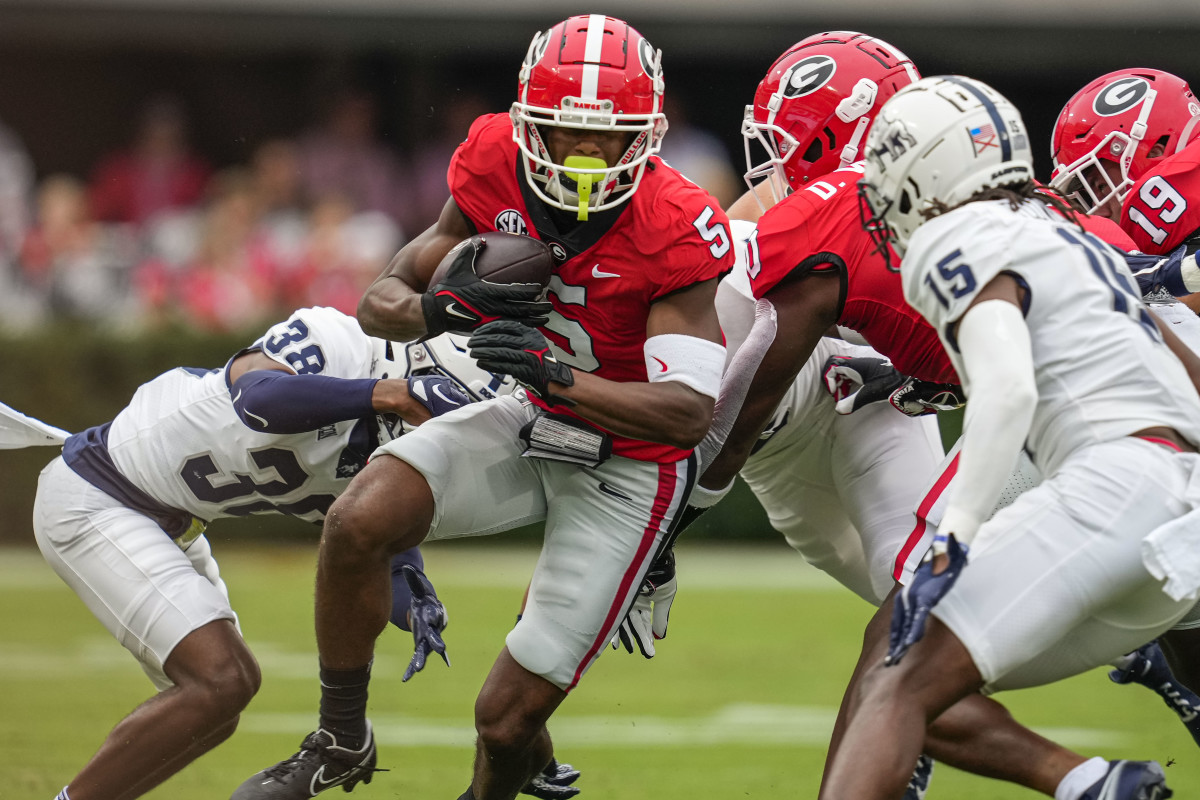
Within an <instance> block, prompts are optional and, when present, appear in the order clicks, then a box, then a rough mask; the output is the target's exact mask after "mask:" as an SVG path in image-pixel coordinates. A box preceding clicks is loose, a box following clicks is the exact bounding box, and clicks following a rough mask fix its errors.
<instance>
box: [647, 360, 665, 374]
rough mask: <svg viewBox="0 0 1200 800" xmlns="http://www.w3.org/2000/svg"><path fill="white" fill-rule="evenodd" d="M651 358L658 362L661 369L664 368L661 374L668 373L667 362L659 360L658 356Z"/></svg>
mask: <svg viewBox="0 0 1200 800" xmlns="http://www.w3.org/2000/svg"><path fill="white" fill-rule="evenodd" d="M650 357H651V358H653V359H654V360H655V361H657V362H658V365H659V366H660V367H662V369H661V370H659V372H666V371H667V362H665V361H663V360H662V359H661V358H658V357H657V356H650Z"/></svg>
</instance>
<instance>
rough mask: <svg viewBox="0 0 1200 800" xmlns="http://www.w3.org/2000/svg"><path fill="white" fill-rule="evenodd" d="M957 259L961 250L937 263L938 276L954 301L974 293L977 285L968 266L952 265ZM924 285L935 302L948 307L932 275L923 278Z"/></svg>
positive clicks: (960, 256)
mask: <svg viewBox="0 0 1200 800" xmlns="http://www.w3.org/2000/svg"><path fill="white" fill-rule="evenodd" d="M959 258H962V250H955V251H954V252H953V253H950V254H949V255H948V256H946V257H945V258H943V259H942V260H941V261H939V262H937V271H938V275H940V276H941V278H942V280H943V281H944V282H945V284H946V288H947V289H948V290H949V292H950V294H951V295H953V297H954V299H956V300H957V299H958V298H960V297H964V296H966V295H968V294H970V293H971V292H973V291H975V287H976V286H978V285H979V282H978V281H976V280H975V273H973V272H971V267H970V265H969V264H967V263H965V262H963V263H959V264H957V265H955V264H954V262H955V261H956V260H957V259H959ZM925 285H926V286H928V287H929V290H930V291H931V292H933V296H934V297H936V298H937V301H938V302H939V303H941V304H942V308H949V307H950V301H949V299H947V298H946V295H945V294H943V293H942V291H941V289H939V288H938V286H937V283H935V282H934V280H933V276H932V275H926V276H925Z"/></svg>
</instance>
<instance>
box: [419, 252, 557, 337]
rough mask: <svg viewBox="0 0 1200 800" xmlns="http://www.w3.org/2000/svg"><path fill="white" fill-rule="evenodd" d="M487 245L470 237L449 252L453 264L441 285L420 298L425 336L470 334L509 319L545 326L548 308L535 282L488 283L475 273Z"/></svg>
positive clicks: (549, 307) (430, 289) (546, 301)
mask: <svg viewBox="0 0 1200 800" xmlns="http://www.w3.org/2000/svg"><path fill="white" fill-rule="evenodd" d="M485 246H486V243H485V242H484V240H483V238H482V237H480V236H472V237H471V238H470V239H466V240H465V241H463V242H461V243H459V244H458V245H456V246H455V249H456V251H457V252H455V250H452V251H451V253H452V254H453V261H452V262H451V264H450V269H449V270H448V271H447V273H446V275H445V277H444V278H442V280H441V282H439V283H436V284H434V285H433V286H430V287H429V289H428V290H427V291H426V292H425V294H423V295H421V311H422V313H423V314H424V315H425V336H424V337H422V338H423V339H429V338H432V337H434V336H437V335H438V334H441V333H445V332H447V331H449V332H451V333H470V332H471V331H473V330H475V329H476V328H478V327H479V326H480V325H482V324H484V323H486V322H491V321H492V320H497V319H511V320H516V321H518V322H521V323H524V324H525V325H529V326H532V327H535V328H536V327H538V326H539V325H545V324H546V321H547V320H548V319H549V317H550V311H551V305H550V302H549V301H548V300H542V299H540V298H541V295H542V291H543V289H542V287H541V286H539V285H538V284H536V283H490V282H489V281H485V280H483V279H482V278H480V277H479V276H478V275H476V274H475V259H476V258H477V257H478V256H479V253H480V252H481V251H482V250H483V248H484V247H485Z"/></svg>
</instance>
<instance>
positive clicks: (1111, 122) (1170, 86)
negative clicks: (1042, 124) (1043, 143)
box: [1050, 69, 1200, 214]
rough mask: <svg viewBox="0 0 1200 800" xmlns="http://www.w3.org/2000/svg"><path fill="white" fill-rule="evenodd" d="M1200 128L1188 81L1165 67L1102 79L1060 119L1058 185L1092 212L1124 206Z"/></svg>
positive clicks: (1055, 151) (1054, 151)
mask: <svg viewBox="0 0 1200 800" xmlns="http://www.w3.org/2000/svg"><path fill="white" fill-rule="evenodd" d="M1198 123H1200V104H1198V103H1197V101H1196V96H1195V95H1194V94H1192V90H1191V88H1190V87H1189V86H1188V85H1187V82H1186V81H1184V80H1183V79H1182V78H1178V77H1176V76H1175V75H1172V74H1171V73H1169V72H1163V71H1162V70H1157V69H1122V70H1118V71H1116V72H1110V73H1108V74H1107V75H1102V76H1100V77H1099V78H1096V79H1095V80H1094V81H1092V82H1091V83H1089V84H1088V85H1087V86H1085V87H1083V88H1082V89H1080V90H1079V91H1078V92H1076V93H1075V96H1074V97H1072V98H1071V99H1070V100H1068V101H1067V104H1066V105H1065V106H1063V110H1062V111H1061V112H1060V113H1059V115H1058V121H1057V122H1056V123H1055V124H1054V135H1053V139H1052V142H1051V147H1050V151H1051V156H1052V158H1053V159H1054V173H1053V175H1052V176H1051V179H1050V185H1051V186H1053V187H1054V188H1055V189H1057V190H1058V191H1060V192H1062V193H1063V194H1066V195H1067V196H1069V197H1071V198H1072V199H1073V200H1075V201H1076V202H1077V203H1078V204H1079V205H1080V206H1081V207H1082V208H1084V209H1085V210H1086V211H1087V212H1088V213H1089V214H1090V213H1094V212H1095V211H1096V210H1097V209H1099V208H1101V207H1102V206H1105V205H1106V204H1108V203H1109V202H1110V201H1113V200H1114V199H1115V200H1116V201H1117V202H1118V203H1119V202H1120V201H1121V200H1123V199H1124V197H1125V195H1126V193H1128V191H1129V188H1130V187H1131V186H1132V185H1133V184H1134V183H1135V182H1136V181H1137V180H1138V178H1140V177H1141V176H1142V175H1143V174H1144V173H1145V172H1146V171H1147V170H1149V169H1150V168H1151V167H1152V166H1153V165H1154V164H1155V162H1157V161H1158V159H1160V158H1164V157H1166V156H1169V155H1172V154H1174V153H1177V152H1178V151H1180V150H1182V149H1183V147H1184V146H1185V145H1187V144H1188V141H1189V140H1190V139H1192V138H1194V137H1195V135H1196V133H1197V132H1198V131H1197V125H1198ZM1105 164H1108V165H1109V167H1108V168H1107V169H1106V168H1105Z"/></svg>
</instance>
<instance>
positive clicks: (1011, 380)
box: [821, 76, 1200, 800]
mask: <svg viewBox="0 0 1200 800" xmlns="http://www.w3.org/2000/svg"><path fill="white" fill-rule="evenodd" d="M1032 179H1033V168H1032V159H1031V157H1030V154H1029V141H1028V137H1027V134H1026V132H1025V128H1024V124H1023V122H1022V121H1021V117H1020V114H1019V113H1018V112H1017V110H1016V109H1015V108H1014V107H1013V106H1012V105H1011V104H1010V103H1008V101H1007V100H1005V99H1004V98H1003V97H1001V96H1000V95H999V94H998V93H996V92H995V91H994V90H992V89H991V88H990V87H987V86H985V85H983V84H981V83H979V82H977V81H973V80H971V79H967V78H961V77H957V76H946V77H939V78H927V79H923V80H921V81H919V82H917V83H915V84H913V85H912V86H910V87H908V88H906V89H904V90H902V91H901V92H899V93H897V94H896V96H895V97H894V98H893V99H892V100H890V101H889V102H888V103H887V104H886V105H885V106H884V108H883V110H882V111H881V112H880V117H879V119H878V121H877V123H876V125H875V128H874V129H873V130H872V132H871V133H870V135H869V136H868V141H867V168H866V172H865V174H864V179H863V182H862V191H863V194H864V198H865V201H866V203H867V204H868V205H869V208H870V212H871V218H870V219H868V220H867V221H866V223H865V227H866V228H867V229H868V230H870V231H872V232H873V233H874V234H876V235H878V236H879V237H880V238H881V239H886V240H889V241H891V243H892V244H893V246H894V247H895V250H896V252H897V253H899V254H901V255H902V256H903V258H904V260H903V263H902V266H901V274H902V278H903V281H904V291H905V297H906V298H907V299H908V300H909V302H910V303H912V304H913V306H914V307H915V308H916V309H917V310H918V311H920V313H921V314H922V316H924V317H925V318H926V319H927V320H928V321H929V323H930V324H931V325H933V327H934V328H936V329H937V331H938V333H939V336H940V337H941V339H942V341H943V343H944V345H945V346H946V348H947V352H948V353H949V354H950V356H951V358H952V359H953V361H954V365H955V367H956V369H957V371H958V373H959V375H960V376H961V377H962V378H963V380H964V386H965V388H966V391H967V393H968V397H969V399H970V402H969V403H968V406H967V417H966V425H965V429H964V434H963V447H962V453H961V463H960V468H959V476H958V477H959V480H958V482H957V485H956V487H955V489H954V491H953V494H952V495H951V496H950V498H949V504H948V507H947V509H946V513H945V515H944V517H943V519H942V523H941V527H940V529H939V535H938V538H937V540H936V541H935V546H934V553H935V554H936V555H935V556H934V558H933V559H931V560H930V561H928V562H926V563H924V564H923V565H922V566H921V567H920V569H919V570H918V572H917V575H916V576H915V578H914V580H913V582H912V583H911V584H910V585H909V586H908V587H906V589H905V590H904V591H903V592H902V593H901V595H900V596H899V597H898V598H897V601H896V604H895V611H894V616H893V625H892V635H891V643H890V644H891V646H890V648H889V653H888V656H887V659H886V660H885V662H884V663H880V664H877V665H875V666H874V667H872V668H871V669H870V670H869V671H868V673H867V674H866V676H865V677H864V680H863V682H862V685H861V686H860V688H859V698H858V699H859V702H858V705H857V707H856V709H855V711H854V712H852V714H851V717H850V720H849V723H848V726H847V729H846V733H845V736H844V739H843V741H842V745H841V747H840V749H839V750H838V751H837V752H836V753H835V754H834V755H833V757H832V760H831V763H830V764H828V765H827V769H826V776H825V782H824V784H823V786H822V791H821V797H826V798H833V797H837V798H842V797H854V798H856V799H857V798H863V799H865V800H871V798H880V799H882V798H886V797H895V796H897V795H899V794H900V793H901V791H902V787H903V786H904V783H905V781H906V780H907V778H908V774H909V769H910V767H911V764H912V763H913V760H914V759H915V758H916V757H917V755H918V754H919V752H920V750H921V746H922V741H923V739H924V729H925V725H926V722H925V721H926V720H929V719H934V718H936V717H937V716H938V714H939V713H941V711H942V710H944V709H945V708H947V707H949V706H950V705H952V704H953V703H955V702H957V701H958V700H959V699H961V698H963V697H965V696H967V695H969V694H972V693H974V692H977V691H980V690H986V691H995V690H1000V689H1009V688H1019V687H1024V686H1033V685H1040V684H1044V683H1049V682H1052V681H1055V680H1059V679H1061V678H1064V677H1068V676H1070V675H1073V674H1077V673H1079V672H1082V671H1084V670H1086V669H1089V668H1092V667H1095V666H1100V665H1102V664H1105V663H1107V662H1109V661H1111V660H1112V659H1114V658H1116V657H1117V656H1119V655H1120V654H1122V653H1125V652H1128V651H1130V650H1132V649H1133V648H1135V647H1137V646H1139V645H1140V644H1141V643H1143V642H1145V641H1148V640H1150V639H1153V638H1154V637H1156V636H1158V635H1159V634H1161V633H1163V632H1164V631H1166V630H1168V629H1170V628H1172V627H1173V626H1176V625H1178V624H1180V623H1183V624H1188V623H1189V622H1191V621H1192V617H1194V616H1195V615H1196V613H1195V608H1194V607H1195V606H1196V599H1197V597H1200V569H1195V568H1189V567H1188V566H1187V561H1186V560H1185V559H1182V558H1179V557H1178V556H1177V555H1176V554H1177V553H1179V552H1181V551H1182V552H1187V551H1189V550H1192V551H1194V549H1195V548H1196V547H1197V545H1198V543H1197V538H1200V537H1198V535H1197V534H1196V533H1195V530H1196V529H1197V525H1196V516H1197V515H1198V513H1200V512H1193V509H1196V508H1197V507H1200V491H1197V489H1196V488H1195V487H1196V485H1197V483H1196V478H1197V477H1200V457H1198V456H1197V455H1196V446H1197V443H1200V396H1197V393H1196V388H1195V385H1194V384H1193V381H1192V378H1194V377H1196V376H1200V360H1198V359H1197V358H1196V357H1195V356H1194V355H1193V354H1191V352H1190V351H1189V350H1188V349H1187V348H1186V347H1185V346H1184V345H1183V344H1182V343H1181V342H1180V341H1179V340H1178V339H1177V338H1176V337H1175V336H1173V335H1172V334H1171V333H1170V331H1169V330H1167V329H1166V327H1165V325H1163V324H1156V321H1155V318H1154V317H1153V316H1152V315H1151V314H1150V313H1149V312H1148V311H1147V310H1146V308H1145V307H1144V306H1143V305H1142V303H1141V300H1140V297H1139V295H1138V293H1137V291H1136V284H1135V283H1134V281H1133V279H1132V276H1131V275H1130V273H1129V271H1128V269H1127V268H1126V267H1125V265H1124V263H1123V260H1122V259H1120V258H1119V256H1118V254H1117V253H1115V252H1114V251H1113V250H1111V249H1110V248H1108V247H1107V246H1105V245H1103V244H1102V243H1101V242H1100V241H1099V240H1098V239H1096V238H1095V237H1094V236H1091V235H1089V234H1087V233H1085V232H1084V231H1083V230H1082V228H1081V227H1080V226H1078V225H1077V224H1075V223H1074V222H1073V221H1072V220H1070V219H1067V218H1064V217H1063V216H1062V215H1061V214H1060V213H1058V212H1057V211H1056V210H1053V209H1051V208H1050V207H1049V203H1051V202H1052V201H1051V200H1049V199H1047V198H1045V196H1041V195H1038V194H1037V193H1036V192H1035V188H1034V184H1033V180H1032ZM1181 362H1183V363H1181ZM1185 363H1186V364H1187V367H1185V366H1184V364H1185ZM1189 376H1192V377H1191V378H1190V377H1189ZM1022 448H1024V449H1025V450H1026V452H1028V453H1029V454H1030V456H1031V457H1032V459H1033V461H1034V464H1035V465H1036V466H1037V467H1038V469H1039V470H1040V471H1041V472H1042V473H1043V475H1044V476H1045V478H1044V481H1043V482H1042V483H1041V484H1040V485H1039V486H1037V487H1035V488H1032V489H1030V490H1029V491H1027V492H1025V493H1024V494H1022V495H1021V496H1020V497H1019V498H1018V499H1017V500H1016V501H1015V502H1014V503H1013V504H1012V505H1010V506H1008V507H1007V508H1005V509H1003V510H1001V511H1000V512H999V513H997V514H996V515H995V516H993V517H991V518H990V519H987V517H988V514H989V513H990V511H991V509H992V508H993V506H994V505H995V502H996V499H997V497H998V496H999V494H1000V492H1001V490H1002V488H1003V486H1004V484H1005V482H1006V481H1007V479H1008V476H1009V473H1010V472H1011V471H1012V467H1013V466H1014V464H1015V463H1016V461H1017V457H1018V454H1019V453H1020V451H1021V450H1022ZM985 519H986V520H987V521H986V522H985V521H984V520H985ZM864 752H869V753H872V756H873V765H874V768H873V769H871V770H864V769H863V768H862V763H861V757H860V754H861V753H864ZM1169 796H1170V790H1169V789H1167V788H1166V786H1165V778H1164V776H1163V772H1162V768H1161V767H1160V766H1159V765H1158V764H1156V763H1154V762H1139V761H1116V762H1111V763H1108V762H1105V761H1103V760H1101V759H1092V760H1090V761H1085V762H1083V763H1081V764H1078V765H1076V766H1075V767H1074V768H1072V769H1071V770H1070V772H1069V773H1068V774H1067V776H1066V778H1065V780H1064V781H1063V783H1062V785H1060V788H1059V793H1058V795H1057V797H1059V798H1060V800H1066V798H1083V799H1084V800H1097V799H1098V798H1101V797H1103V798H1117V799H1118V800H1120V799H1122V798H1127V799H1128V800H1134V799H1135V798H1164V797H1169Z"/></svg>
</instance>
